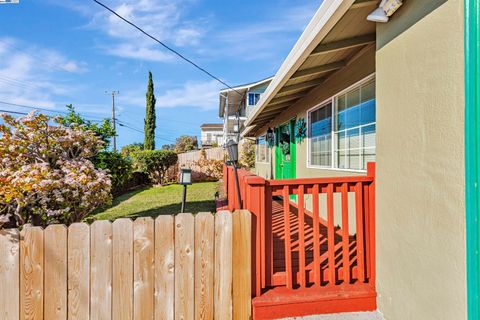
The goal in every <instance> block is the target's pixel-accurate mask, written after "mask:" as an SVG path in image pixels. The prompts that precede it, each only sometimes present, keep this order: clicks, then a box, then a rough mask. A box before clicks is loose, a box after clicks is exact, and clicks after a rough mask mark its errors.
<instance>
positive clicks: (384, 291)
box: [242, 0, 480, 320]
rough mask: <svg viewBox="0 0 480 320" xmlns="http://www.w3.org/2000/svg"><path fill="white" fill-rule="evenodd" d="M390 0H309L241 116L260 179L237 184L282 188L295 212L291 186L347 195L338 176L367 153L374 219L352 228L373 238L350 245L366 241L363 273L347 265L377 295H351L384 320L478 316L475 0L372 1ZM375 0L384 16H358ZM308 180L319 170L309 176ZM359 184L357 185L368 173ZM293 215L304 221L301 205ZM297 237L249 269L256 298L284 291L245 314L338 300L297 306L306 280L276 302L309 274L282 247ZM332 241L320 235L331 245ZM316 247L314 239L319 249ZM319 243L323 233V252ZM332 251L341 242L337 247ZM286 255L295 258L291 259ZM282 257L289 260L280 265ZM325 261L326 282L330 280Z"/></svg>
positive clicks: (363, 163) (360, 167) (353, 173)
mask: <svg viewBox="0 0 480 320" xmlns="http://www.w3.org/2000/svg"><path fill="white" fill-rule="evenodd" d="M394 2H397V3H398V2H400V3H401V2H402V1H368V0H324V1H323V2H322V4H321V6H320V8H319V9H318V11H317V12H316V14H315V15H314V17H313V18H312V20H311V21H310V23H309V24H308V26H307V27H306V29H305V31H304V32H303V34H302V35H301V36H300V38H299V39H298V41H297V43H296V44H295V46H294V47H293V48H292V50H291V52H290V53H289V55H288V57H287V58H286V59H285V61H284V62H283V64H282V65H281V66H280V68H279V70H278V72H277V73H276V74H275V76H274V77H273V78H272V79H271V82H270V84H269V85H268V87H267V88H266V90H265V92H264V93H263V94H262V95H261V97H260V99H259V101H258V103H257V104H256V105H255V106H254V107H253V108H252V110H251V111H250V112H249V115H248V118H247V119H246V121H245V123H244V125H245V129H244V130H243V131H242V135H243V136H245V137H253V138H255V139H256V140H257V162H256V167H255V174H256V175H258V177H261V178H263V179H265V181H267V182H266V183H265V182H261V179H257V178H256V179H257V180H255V181H253V178H252V179H250V182H249V183H250V184H251V185H253V184H258V185H260V184H262V188H264V189H261V190H270V191H268V192H270V193H267V195H268V196H269V197H270V199H272V198H271V197H272V195H273V196H275V195H276V194H277V195H280V197H281V196H282V195H283V205H284V208H285V207H286V206H288V201H289V198H290V200H292V202H294V203H296V204H295V206H296V209H295V210H298V212H303V211H304V210H306V209H304V205H301V204H300V201H301V203H302V204H303V203H304V201H307V200H304V196H303V193H307V192H309V193H310V194H309V196H313V199H315V194H313V193H314V192H323V191H321V190H324V189H323V185H324V184H325V190H326V191H325V192H326V193H327V195H328V196H330V195H331V194H333V193H334V192H337V189H338V192H342V194H343V192H345V194H346V193H347V191H349V190H357V192H358V191H359V189H358V188H357V189H354V188H355V186H350V184H351V181H353V180H352V179H353V178H349V179H350V180H347V179H346V178H342V177H346V176H348V177H359V178H358V179H361V177H367V167H368V163H369V162H375V163H376V170H375V175H374V176H375V188H372V189H370V191H372V190H374V191H375V195H374V202H373V204H371V205H375V210H372V211H370V212H375V222H374V223H373V222H372V224H369V228H371V229H370V230H368V229H365V230H364V231H365V232H371V235H370V237H371V239H373V240H372V241H373V242H370V243H366V246H367V247H366V248H362V249H361V250H369V251H370V252H371V253H370V254H371V255H370V257H371V258H372V260H370V263H372V264H373V265H372V266H371V270H370V276H369V275H368V270H367V271H365V270H366V269H368V267H364V266H361V268H363V269H361V268H360V267H358V268H359V269H358V270H359V271H358V273H359V274H360V276H359V277H360V278H362V277H363V281H364V282H368V281H367V280H365V277H367V278H368V277H371V278H370V279H371V280H373V281H374V283H373V284H372V285H373V288H374V289H372V290H374V291H372V292H374V294H375V297H376V298H374V299H376V300H374V302H375V303H374V304H371V303H367V304H365V305H364V306H367V307H366V308H367V309H374V308H376V309H378V310H379V311H380V312H381V313H382V314H383V316H384V318H385V319H389V320H390V319H398V320H403V319H421V320H430V319H431V320H439V319H446V320H447V319H479V318H478V316H479V308H480V307H479V300H478V297H479V288H480V287H479V273H480V266H479V253H478V252H479V245H480V243H479V230H480V227H479V221H480V219H479V216H480V214H479V207H478V203H479V191H478V185H477V183H478V175H479V172H480V171H479V170H478V169H479V168H478V166H479V165H480V161H479V158H478V150H480V134H479V132H480V128H479V127H478V125H479V123H480V122H479V120H478V119H479V118H478V117H479V116H478V115H479V114H480V110H479V109H478V108H479V97H480V89H479V88H480V85H479V79H478V75H479V73H478V72H479V67H478V64H479V63H480V59H479V55H478V50H479V39H480V32H479V21H480V15H479V11H480V9H479V7H480V4H479V3H478V1H475V0H465V1H464V0H421V1H420V0H404V1H403V4H402V5H401V6H400V7H398V6H397V7H395V8H393V9H392V7H390V8H386V7H385V6H384V7H382V5H385V4H386V3H387V5H388V4H390V5H392V3H394ZM379 5H380V8H381V9H382V10H383V12H384V15H389V17H388V21H384V22H373V21H371V20H375V19H372V18H371V17H370V18H369V15H371V14H372V13H374V11H375V10H378V8H379ZM389 10H391V11H389ZM395 10H396V11H395ZM393 11H395V12H393ZM377 12H378V11H377ZM367 18H368V19H367ZM385 18H386V17H385ZM377 21H378V20H377ZM372 168H373V167H372ZM333 177H335V178H338V179H339V180H338V181H339V182H338V183H336V182H335V180H333ZM313 178H319V179H323V180H318V181H319V182H318V183H316V182H315V181H314V180H312V179H313ZM325 178H326V179H325ZM330 178H332V179H330ZM293 179H295V180H293ZM342 179H343V180H342ZM259 181H260V182H259ZM262 181H263V180H262ZM295 181H297V182H298V183H297V184H295ZM359 181H360V182H357V184H358V185H361V184H362V183H364V181H367V178H365V179H364V180H359ZM362 181H363V182H362ZM368 181H371V180H368ZM280 184H282V187H281V188H279V187H278V185H280ZM330 188H331V189H330ZM342 188H345V189H342ZM245 190H247V189H245ZM319 190H320V191H319ZM365 190H367V189H365ZM245 192H246V193H248V191H245ZM282 192H283V193H282ZM292 194H295V195H294V196H292ZM300 194H302V195H301V200H299V199H300ZM295 197H298V198H295ZM261 199H264V198H261ZM275 199H280V198H278V196H277V198H275V197H274V198H273V200H271V201H273V202H272V203H273V206H274V207H275V203H274V201H277V200H275ZM328 199H330V198H328ZM331 199H332V200H331V202H328V203H329V204H328V206H329V207H328V208H329V209H328V214H329V217H328V218H329V219H330V207H331V208H332V211H333V207H334V203H333V202H334V197H333V196H332V197H331ZM342 199H343V198H342ZM360 199H361V198H360ZM244 201H247V202H248V201H250V200H248V199H247V200H244ZM262 201H264V200H262ZM310 201H311V200H310ZM327 201H330V200H327ZM335 201H336V200H335ZM342 201H343V200H342ZM349 201H350V200H349ZM281 203H282V202H280V204H281ZM357 203H358V202H357ZM269 206H270V207H266V208H267V209H264V208H263V207H262V208H260V209H259V212H263V211H267V215H266V217H267V218H268V210H270V212H272V210H274V209H272V204H270V205H269ZM312 206H313V208H314V209H313V210H314V212H316V211H318V210H319V209H318V205H317V208H316V209H315V203H313V204H312V202H311V203H310V207H312ZM335 206H336V204H335ZM307 207H308V205H307ZM310 210H312V209H311V208H310ZM322 210H323V209H322V208H320V212H321V211H322ZM291 212H293V211H291V210H290V209H289V211H288V212H287V213H291ZM259 217H260V216H259ZM279 217H283V218H279V219H280V220H275V216H274V217H273V226H274V227H275V225H276V224H275V223H280V222H278V221H283V222H282V223H285V224H287V223H290V219H292V218H291V217H290V215H289V214H285V215H284V216H282V215H280V216H279ZM331 217H332V219H333V217H334V215H333V212H332V216H331ZM315 218H316V217H315V216H313V219H314V220H313V221H314V223H315ZM336 218H337V216H336V213H335V219H336ZM357 218H358V216H357ZM258 219H260V220H259V221H260V222H259V223H260V227H261V228H263V229H262V230H261V231H258V235H260V236H261V237H264V236H263V232H264V230H266V228H267V229H268V228H269V226H270V228H272V225H271V223H272V222H271V221H270V225H269V224H268V223H269V222H268V221H267V220H266V221H267V222H263V220H261V218H258ZM262 219H263V218H262ZM270 219H272V218H271V217H270ZM282 219H283V220H282ZM298 219H304V217H303V213H301V214H300V213H299V216H298ZM305 219H306V218H305ZM370 219H371V217H370ZM299 221H300V222H299V223H301V224H303V223H306V222H304V221H303V220H299ZM305 221H306V220H305ZM357 222H358V220H357ZM336 223H337V221H335V225H336ZM331 225H332V229H330V224H329V227H328V230H329V233H328V235H329V236H330V230H332V231H331V232H332V233H331V235H332V236H333V235H334V234H335V232H336V231H335V230H340V229H339V228H340V227H341V226H334V225H333V222H332V224H331ZM277 227H278V225H277ZM314 228H315V226H314ZM362 228H367V227H365V226H363V227H362ZM347 229H348V227H347ZM274 232H275V231H274ZM291 232H296V231H293V229H292V230H290V227H289V228H288V230H287V229H286V230H285V233H284V234H283V235H284V236H285V238H282V239H288V238H290V237H291ZM302 232H303V231H302ZM313 232H318V230H317V231H315V230H314V231H313ZM320 232H322V231H321V230H320ZM358 232H359V231H358V229H357V237H358ZM267 235H268V234H267ZM364 235H365V234H364ZM364 235H362V236H364ZM270 236H271V235H270ZM274 237H275V234H274ZM302 237H303V238H302ZM305 237H306V236H305V234H303V233H299V234H298V238H295V239H299V240H295V239H294V241H293V240H292V241H293V242H290V239H289V240H288V243H287V240H285V247H282V246H283V242H281V243H282V244H281V245H280V244H279V248H280V247H281V249H282V250H284V251H282V252H283V253H282V254H283V255H281V259H285V262H283V260H282V263H281V267H282V268H283V269H282V270H286V271H285V272H283V271H282V272H278V274H275V273H274V272H273V271H272V273H271V274H269V273H268V272H269V268H270V269H271V268H273V267H272V266H271V265H269V262H268V259H271V257H270V256H269V254H271V250H275V248H277V247H276V243H275V241H276V239H273V249H271V248H270V253H268V252H267V258H262V259H263V260H262V261H260V262H258V265H259V268H260V270H262V272H263V273H262V275H260V276H259V278H258V279H259V280H258V281H260V283H261V284H258V293H257V297H258V296H261V295H265V296H268V295H269V294H270V293H269V291H268V290H271V286H274V285H275V283H282V284H285V283H286V288H283V289H281V290H283V291H281V290H280V289H279V290H280V291H278V292H279V293H278V296H276V297H275V299H276V300H275V301H277V302H276V303H277V305H275V308H276V309H271V310H267V309H266V308H267V307H268V305H267V302H268V303H270V305H272V304H273V302H272V301H273V300H274V299H273V298H272V299H271V300H270V301H266V300H261V301H260V300H259V301H260V302H258V301H257V302H256V301H255V299H254V315H255V312H256V311H255V308H258V309H257V312H258V313H257V314H258V315H260V314H263V315H264V317H263V318H268V316H267V315H273V314H275V312H276V311H275V310H285V313H283V314H282V315H287V314H288V312H291V313H290V314H289V315H290V316H293V315H295V313H297V314H298V313H299V312H300V314H302V313H301V310H302V308H305V309H303V310H307V309H308V308H312V309H311V310H323V311H322V312H326V313H328V310H337V311H338V310H340V309H342V307H341V306H338V305H336V306H335V308H334V309H328V308H327V309H328V310H327V309H325V308H324V309H322V307H321V306H318V308H317V309H315V308H314V307H312V306H313V302H312V301H309V302H308V303H311V304H306V303H305V304H302V301H307V299H308V294H307V293H305V292H308V291H305V292H304V293H301V294H300V293H299V292H300V291H295V292H297V293H299V294H298V295H297V297H296V298H295V299H296V300H295V302H292V301H290V302H286V303H291V306H293V305H294V306H295V308H293V307H291V308H290V309H288V308H287V307H285V308H284V309H281V308H282V305H281V303H280V302H279V301H280V300H281V298H279V297H287V296H288V294H287V293H286V292H291V294H290V296H289V297H291V296H293V292H294V289H296V288H297V289H298V287H296V285H298V286H299V287H300V288H304V287H305V288H306V289H305V290H308V288H309V286H310V285H312V282H313V280H312V278H309V277H311V273H308V271H309V270H306V271H305V259H307V260H308V252H307V258H305V252H303V254H304V256H303V258H302V252H300V253H298V252H297V253H298V254H299V255H300V258H296V257H293V258H292V256H288V255H287V253H288V250H290V249H291V248H293V247H295V246H296V244H297V242H295V241H300V247H301V245H302V243H303V245H304V246H307V244H305V241H307V240H306V239H305ZM346 237H347V240H348V237H349V235H348V233H347V234H346ZM262 241H263V242H261V243H260V244H259V248H262V250H264V248H265V246H267V247H268V245H269V241H271V240H268V239H267V240H264V239H263V238H262ZM279 241H280V240H279ZM282 241H283V240H282ZM314 241H315V240H314ZM357 241H358V238H357ZM265 243H266V245H265ZM278 243H280V242H278ZM314 245H315V242H314ZM335 245H336V242H335V241H333V242H332V247H331V248H332V250H333V248H335ZM369 245H370V246H371V247H370V248H368V246H369ZM323 248H324V247H321V248H320V249H318V250H320V252H323V251H322V250H323ZM331 248H330V241H328V251H329V252H330V249H331ZM344 249H345V250H347V251H346V252H348V247H347V248H344ZM292 250H293V249H292ZM325 250H327V249H325ZM358 250H360V248H359V249H358ZM267 251H268V250H267ZM292 252H293V251H292ZM293 254H295V253H293ZM314 254H315V255H316V253H314ZM332 254H333V253H332ZM344 255H345V252H344ZM259 256H261V254H259ZM344 258H345V257H344ZM265 259H266V260H265ZM279 259H280V258H279ZM292 259H293V260H292ZM295 259H297V260H295ZM298 259H300V260H298ZM302 259H303V265H302V262H301V260H302ZM329 259H330V260H331V257H329ZM265 261H267V262H266V266H265V265H264V264H265ZM292 261H294V262H293V266H292ZM295 261H300V262H298V263H299V264H300V267H297V266H296V265H295V263H296V262H295ZM313 261H314V262H315V258H313ZM274 263H275V261H274ZM330 263H332V264H331V265H330ZM335 263H336V262H333V261H331V262H329V263H328V266H327V267H334V264H335ZM358 263H360V262H358ZM322 266H323V265H322ZM288 268H300V269H295V271H294V273H293V276H292V274H289V270H288ZM302 268H303V269H302ZM315 268H316V266H314V267H313V271H312V272H313V273H315V272H317V271H315ZM322 268H323V267H322ZM265 269H266V270H267V271H266V272H265V271H264V270H265ZM375 269H376V274H375ZM279 270H280V269H279ZM322 270H323V269H322ZM322 270H320V271H319V276H318V279H319V278H320V272H321V271H322ZM333 270H334V269H330V271H329V272H330V273H329V274H328V275H327V276H326V277H327V278H326V279H327V280H328V279H329V278H328V277H331V278H330V281H332V279H336V280H339V278H337V277H338V276H339V275H338V274H336V273H335V271H333ZM343 270H344V271H342V272H346V273H345V274H346V275H348V276H352V274H349V273H348V272H349V271H348V270H347V271H345V268H344V269H343ZM296 272H297V273H296ZM305 272H307V276H305ZM332 272H333V273H332ZM339 272H340V271H339ZM362 272H366V273H367V274H361V273H362ZM327 273H328V272H327ZM354 273H355V271H354ZM263 274H266V276H265V277H266V280H265V279H263V278H262V277H263V276H264V275H263ZM295 274H297V275H298V280H296V278H295V277H296V276H295ZM374 275H376V277H375V276H374ZM292 277H293V278H292ZM316 277H317V276H316V275H315V278H313V279H315V280H314V281H315V284H316V281H317V280H316V279H317V278H316ZM285 279H286V280H285ZM297 281H298V282H297ZM343 281H345V280H343ZM292 282H293V285H292ZM340 282H341V281H340ZM319 283H321V281H320V280H319ZM331 284H335V283H331ZM337 284H338V283H337ZM269 285H270V287H269ZM326 288H328V285H327V286H326ZM286 290H292V291H286ZM327 291H328V290H327ZM330 293H331V292H330ZM339 294H340V293H339ZM302 295H303V296H302ZM300 296H302V297H303V298H302V299H304V300H301V298H299V297H300ZM332 299H336V298H332ZM263 307H264V308H265V309H262V308H263ZM338 308H339V309H338ZM359 308H360V309H361V308H362V307H359ZM292 309H295V310H292ZM262 310H263V311H262ZM264 311H265V312H264ZM350 311H351V310H350ZM358 311H360V310H358ZM262 312H264V313H262ZM268 312H270V313H268ZM278 314H281V313H278ZM272 317H273V316H272ZM258 318H262V317H260V316H259V317H258Z"/></svg>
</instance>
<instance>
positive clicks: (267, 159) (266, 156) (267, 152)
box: [255, 133, 270, 163]
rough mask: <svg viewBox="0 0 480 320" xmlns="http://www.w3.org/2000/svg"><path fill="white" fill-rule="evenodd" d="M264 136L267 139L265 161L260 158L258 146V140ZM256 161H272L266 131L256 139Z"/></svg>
mask: <svg viewBox="0 0 480 320" xmlns="http://www.w3.org/2000/svg"><path fill="white" fill-rule="evenodd" d="M262 137H263V139H265V161H259V160H258V146H259V144H258V143H257V142H258V139H259V138H262ZM255 162H256V163H270V148H269V146H268V140H267V134H266V133H265V134H261V135H259V136H258V137H256V139H255Z"/></svg>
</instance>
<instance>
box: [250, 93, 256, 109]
mask: <svg viewBox="0 0 480 320" xmlns="http://www.w3.org/2000/svg"><path fill="white" fill-rule="evenodd" d="M248 104H249V105H251V106H253V105H255V94H254V93H249V94H248Z"/></svg>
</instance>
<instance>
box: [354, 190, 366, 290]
mask: <svg viewBox="0 0 480 320" xmlns="http://www.w3.org/2000/svg"><path fill="white" fill-rule="evenodd" d="M362 191H363V185H362V183H361V182H357V184H356V185H355V218H356V222H357V225H356V230H357V268H358V280H359V281H360V282H365V251H364V243H365V242H364V241H365V238H364V229H363V226H364V224H363V219H364V214H363V192H362Z"/></svg>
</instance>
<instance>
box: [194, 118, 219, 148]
mask: <svg viewBox="0 0 480 320" xmlns="http://www.w3.org/2000/svg"><path fill="white" fill-rule="evenodd" d="M200 131H201V137H200V143H201V145H202V148H212V147H216V146H222V145H223V143H224V140H223V124H221V123H204V124H202V125H201V126H200Z"/></svg>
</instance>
